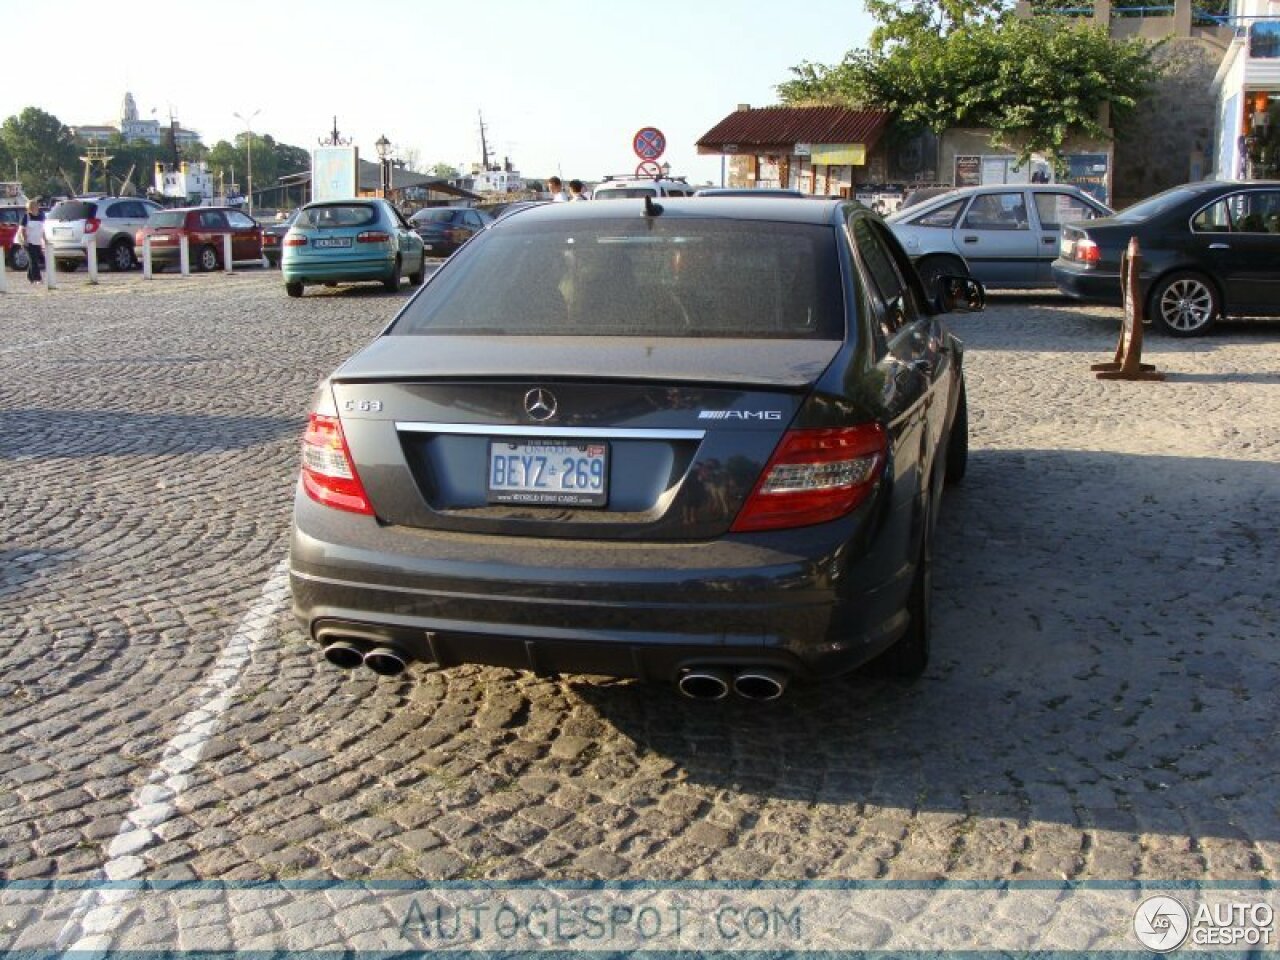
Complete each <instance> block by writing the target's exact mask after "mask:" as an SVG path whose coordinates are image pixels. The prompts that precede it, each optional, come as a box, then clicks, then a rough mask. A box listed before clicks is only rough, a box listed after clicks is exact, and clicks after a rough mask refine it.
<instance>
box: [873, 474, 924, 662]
mask: <svg viewBox="0 0 1280 960" xmlns="http://www.w3.org/2000/svg"><path fill="white" fill-rule="evenodd" d="M932 499H933V498H932V496H930V497H929V501H930V503H931V502H932ZM907 614H908V615H909V616H910V618H911V621H910V623H908V624H907V632H906V633H904V634H903V635H902V637H901V638H900V639H899V640H898V642H897V643H895V644H894V645H893V646H892V647H890V648H889V649H888V650H886V651H885V652H884V653H882V654H880V656H879V657H877V658H876V659H875V660H874V661H873V663H872V667H873V669H874V670H875V672H876V673H878V674H880V675H882V676H890V677H898V678H900V679H903V680H914V679H915V678H916V677H918V676H920V674H922V673H924V670H925V667H927V666H928V665H929V648H930V646H931V637H932V634H933V511H932V509H931V507H926V510H925V516H924V533H923V534H922V535H921V539H920V550H919V553H918V554H917V555H916V571H915V577H914V578H913V579H912V581H911V593H910V594H909V595H908V597H907Z"/></svg>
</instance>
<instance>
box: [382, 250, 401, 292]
mask: <svg viewBox="0 0 1280 960" xmlns="http://www.w3.org/2000/svg"><path fill="white" fill-rule="evenodd" d="M382 286H383V287H384V288H386V289H387V290H388V291H390V292H391V293H395V292H397V291H398V290H399V289H400V258H399V257H396V265H395V266H394V267H392V268H391V276H389V277H387V279H385V280H383V281H382Z"/></svg>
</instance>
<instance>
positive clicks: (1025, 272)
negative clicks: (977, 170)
mask: <svg viewBox="0 0 1280 960" xmlns="http://www.w3.org/2000/svg"><path fill="white" fill-rule="evenodd" d="M1110 212H1111V210H1110V208H1108V207H1105V206H1103V205H1102V204H1101V203H1099V202H1098V201H1097V200H1095V199H1094V198H1093V197H1091V196H1089V195H1088V194H1087V193H1085V192H1084V191H1083V190H1081V189H1080V188H1078V187H1074V186H1070V185H1069V184H1060V183H1043V184H1041V183H1036V184H1021V185H1015V184H999V185H993V186H985V187H962V188H960V189H958V190H954V191H949V192H947V193H945V194H943V195H942V196H939V197H935V198H934V199H932V200H926V201H924V202H923V203H920V204H918V205H916V206H913V207H909V208H907V209H905V210H899V211H898V212H897V213H895V214H893V215H891V216H890V217H888V223H889V226H890V228H891V229H892V230H893V232H894V234H895V235H896V236H897V238H898V239H899V240H901V241H902V245H903V246H904V247H906V249H907V254H908V255H909V256H910V257H911V260H912V262H913V263H915V265H916V269H917V270H919V271H920V275H921V277H922V278H923V279H924V281H925V285H926V287H928V286H930V285H931V284H932V283H933V282H934V278H936V277H937V276H939V275H943V274H955V273H963V272H964V268H965V267H966V266H967V267H968V272H969V273H970V274H972V275H973V276H974V277H976V278H977V279H979V280H981V281H982V282H983V283H984V284H985V285H987V286H988V287H1012V288H1016V289H1036V288H1049V289H1052V287H1053V274H1052V272H1051V270H1050V265H1051V264H1052V263H1053V260H1054V258H1055V257H1056V256H1057V255H1058V242H1059V240H1060V238H1061V231H1062V225H1063V224H1064V223H1068V222H1070V221H1073V220H1089V219H1092V218H1094V217H1105V216H1106V215H1107V214H1109V213H1110Z"/></svg>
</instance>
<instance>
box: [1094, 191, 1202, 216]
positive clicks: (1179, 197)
mask: <svg viewBox="0 0 1280 960" xmlns="http://www.w3.org/2000/svg"><path fill="white" fill-rule="evenodd" d="M1199 193H1200V191H1198V190H1188V189H1187V188H1186V187H1174V188H1173V189H1172V190H1166V191H1164V193H1157V194H1156V195H1155V196H1154V197H1148V198H1147V199H1146V200H1142V201H1139V202H1138V203H1135V204H1134V205H1133V206H1131V207H1125V208H1124V209H1123V210H1121V211H1120V212H1119V213H1113V214H1112V215H1111V218H1112V219H1113V220H1122V221H1124V222H1126V223H1129V222H1132V221H1135V220H1146V219H1147V218H1148V217H1155V216H1159V215H1160V214H1162V213H1164V212H1165V211H1166V210H1171V209H1173V208H1174V207H1176V206H1178V205H1179V204H1181V203H1184V202H1185V201H1187V200H1190V199H1191V198H1192V197H1194V196H1198V195H1199Z"/></svg>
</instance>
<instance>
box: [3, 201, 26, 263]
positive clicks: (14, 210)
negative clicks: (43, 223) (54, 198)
mask: <svg viewBox="0 0 1280 960" xmlns="http://www.w3.org/2000/svg"><path fill="white" fill-rule="evenodd" d="M24 213H26V209H25V208H23V207H0V250H2V251H3V256H4V259H5V262H6V263H7V264H8V265H9V266H10V267H12V268H13V269H14V270H25V269H27V251H26V250H24V249H23V248H22V247H21V246H19V245H18V244H16V243H14V242H13V238H14V236H15V235H16V234H17V232H18V224H19V223H21V222H22V215H23V214H24Z"/></svg>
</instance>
